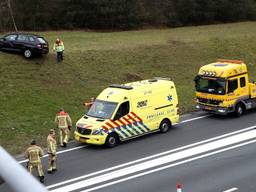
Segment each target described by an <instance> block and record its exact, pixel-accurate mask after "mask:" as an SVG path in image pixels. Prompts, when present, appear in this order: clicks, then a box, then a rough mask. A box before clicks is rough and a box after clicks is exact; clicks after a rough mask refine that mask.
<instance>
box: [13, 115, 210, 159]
mask: <svg viewBox="0 0 256 192" xmlns="http://www.w3.org/2000/svg"><path fill="white" fill-rule="evenodd" d="M209 116H210V115H204V116H200V117H195V118H192V119H187V120H184V121H181V122H179V123H176V124H173V125H177V124H181V123H186V122H190V121H195V120H197V119H202V118H205V117H209ZM84 147H87V146H79V147H74V148H71V149H67V150H62V151H59V152H57V154H61V153H66V152H69V151H74V150H77V149H81V148H84ZM45 157H48V154H46V155H44V156H43V157H42V158H45ZM25 162H28V160H27V159H25V160H22V161H19V162H18V163H25Z"/></svg>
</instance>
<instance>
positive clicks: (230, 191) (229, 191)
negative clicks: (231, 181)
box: [223, 187, 238, 192]
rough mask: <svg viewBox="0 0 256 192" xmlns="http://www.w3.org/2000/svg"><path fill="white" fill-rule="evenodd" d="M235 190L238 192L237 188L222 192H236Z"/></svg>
mask: <svg viewBox="0 0 256 192" xmlns="http://www.w3.org/2000/svg"><path fill="white" fill-rule="evenodd" d="M236 190H238V188H236V187H234V188H232V189H228V190H226V191H223V192H232V191H236Z"/></svg>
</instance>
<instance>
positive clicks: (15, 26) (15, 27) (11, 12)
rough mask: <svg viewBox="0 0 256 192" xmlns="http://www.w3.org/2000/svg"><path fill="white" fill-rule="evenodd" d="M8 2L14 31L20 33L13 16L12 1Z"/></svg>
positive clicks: (8, 0)
mask: <svg viewBox="0 0 256 192" xmlns="http://www.w3.org/2000/svg"><path fill="white" fill-rule="evenodd" d="M6 1H7V5H8V9H9V13H10V15H11V19H12V23H13V26H14V29H15V31H18V28H17V25H16V22H15V19H14V16H13V11H12V6H11V4H12V0H6Z"/></svg>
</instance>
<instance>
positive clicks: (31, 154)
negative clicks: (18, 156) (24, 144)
mask: <svg viewBox="0 0 256 192" xmlns="http://www.w3.org/2000/svg"><path fill="white" fill-rule="evenodd" d="M43 155H44V152H43V150H42V149H41V148H40V147H38V146H36V145H32V146H31V147H29V148H28V149H27V150H26V152H25V158H26V159H28V160H29V163H41V159H40V157H43Z"/></svg>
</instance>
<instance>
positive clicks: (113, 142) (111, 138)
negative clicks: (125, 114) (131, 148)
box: [105, 133, 119, 148]
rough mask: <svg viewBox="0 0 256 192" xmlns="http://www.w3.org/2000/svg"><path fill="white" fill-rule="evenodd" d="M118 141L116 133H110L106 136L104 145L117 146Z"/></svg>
mask: <svg viewBox="0 0 256 192" xmlns="http://www.w3.org/2000/svg"><path fill="white" fill-rule="evenodd" d="M118 142H119V141H118V137H117V135H116V134H113V133H112V134H109V135H108V136H107V138H106V141H105V145H106V146H107V147H110V148H111V147H115V146H117V144H118Z"/></svg>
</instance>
